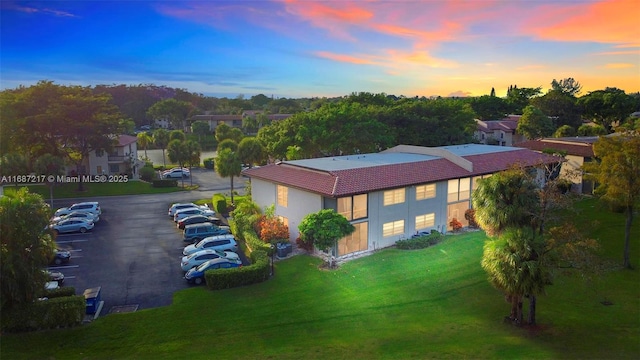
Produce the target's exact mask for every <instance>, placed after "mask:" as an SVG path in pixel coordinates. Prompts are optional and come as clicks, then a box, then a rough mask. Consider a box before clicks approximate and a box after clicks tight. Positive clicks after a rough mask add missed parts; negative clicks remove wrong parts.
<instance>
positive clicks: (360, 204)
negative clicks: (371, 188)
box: [338, 194, 367, 220]
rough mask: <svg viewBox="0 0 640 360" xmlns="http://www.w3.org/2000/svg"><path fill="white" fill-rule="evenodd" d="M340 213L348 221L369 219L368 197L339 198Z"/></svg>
mask: <svg viewBox="0 0 640 360" xmlns="http://www.w3.org/2000/svg"><path fill="white" fill-rule="evenodd" d="M338 213H339V214H342V215H343V216H344V217H345V218H347V220H357V219H364V218H366V217H367V195H366V194H363V195H356V196H349V197H343V198H338Z"/></svg>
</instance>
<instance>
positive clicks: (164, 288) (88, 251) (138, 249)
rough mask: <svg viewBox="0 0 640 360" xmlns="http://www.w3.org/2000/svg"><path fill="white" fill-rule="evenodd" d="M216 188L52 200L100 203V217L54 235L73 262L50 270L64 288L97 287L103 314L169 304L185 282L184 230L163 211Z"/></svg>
mask: <svg viewBox="0 0 640 360" xmlns="http://www.w3.org/2000/svg"><path fill="white" fill-rule="evenodd" d="M219 180H221V179H219ZM226 180H227V181H228V179H226ZM220 185H221V184H217V185H216V184H209V185H208V188H209V189H213V188H218V189H219V188H220ZM214 192H220V190H216V191H212V190H206V191H191V192H179V193H170V194H158V195H136V196H111V197H101V198H90V199H88V198H85V199H63V200H55V201H54V206H55V207H56V208H58V207H63V206H69V205H70V204H72V203H74V202H80V201H98V202H99V203H100V207H101V209H102V215H101V216H100V221H98V222H97V223H96V224H95V228H94V229H93V230H92V231H90V232H87V233H84V234H79V233H75V234H60V235H59V236H58V237H57V239H56V242H57V243H58V245H59V247H60V248H64V249H68V250H70V252H71V261H70V262H69V263H68V264H64V265H61V266H51V267H50V269H55V270H58V271H61V272H62V273H63V274H64V275H65V283H64V286H72V287H74V288H75V289H76V294H82V293H83V292H84V290H85V289H88V288H94V287H97V286H100V287H101V288H102V300H103V301H104V307H103V309H102V313H101V315H105V314H107V313H108V312H109V311H110V309H111V308H113V307H114V306H125V305H133V306H137V308H138V309H146V308H152V307H159V306H166V305H169V304H171V302H172V297H173V293H174V292H175V291H177V290H181V289H184V288H186V287H188V285H187V283H186V281H185V280H184V279H183V275H184V272H183V271H182V270H181V268H180V258H181V256H182V250H183V248H184V245H185V244H184V243H183V241H182V232H181V231H180V230H179V229H177V228H176V225H175V223H174V222H173V221H172V220H171V219H170V218H169V217H168V216H167V209H168V207H169V205H170V204H172V203H174V202H189V201H195V200H198V199H210V198H211V196H212V195H213V193H214Z"/></svg>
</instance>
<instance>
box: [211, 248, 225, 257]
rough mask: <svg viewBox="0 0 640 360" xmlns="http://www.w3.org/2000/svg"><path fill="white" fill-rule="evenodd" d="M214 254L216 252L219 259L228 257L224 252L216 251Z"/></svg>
mask: <svg viewBox="0 0 640 360" xmlns="http://www.w3.org/2000/svg"><path fill="white" fill-rule="evenodd" d="M214 252H215V253H216V255H218V256H219V257H226V254H225V253H224V251H220V250H214Z"/></svg>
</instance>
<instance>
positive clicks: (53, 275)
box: [42, 270, 64, 286]
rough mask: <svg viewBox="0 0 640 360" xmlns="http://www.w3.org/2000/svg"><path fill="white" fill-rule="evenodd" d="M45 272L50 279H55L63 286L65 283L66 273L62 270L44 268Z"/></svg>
mask: <svg viewBox="0 0 640 360" xmlns="http://www.w3.org/2000/svg"><path fill="white" fill-rule="evenodd" d="M42 271H43V272H44V273H45V274H47V278H48V279H49V281H55V282H57V283H58V285H59V286H62V284H64V274H63V273H61V272H60V271H55V270H42Z"/></svg>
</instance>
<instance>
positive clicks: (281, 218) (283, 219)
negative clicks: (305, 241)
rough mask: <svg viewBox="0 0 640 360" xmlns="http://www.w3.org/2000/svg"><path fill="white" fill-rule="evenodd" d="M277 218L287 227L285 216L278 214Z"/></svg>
mask: <svg viewBox="0 0 640 360" xmlns="http://www.w3.org/2000/svg"><path fill="white" fill-rule="evenodd" d="M278 220H280V222H281V223H282V224H284V226H287V227H289V219H287V218H286V217H284V216H280V215H278Z"/></svg>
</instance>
